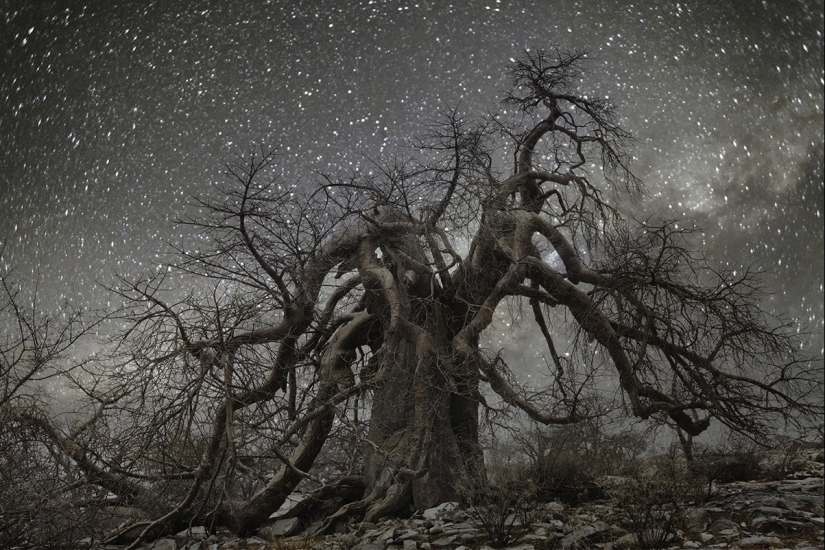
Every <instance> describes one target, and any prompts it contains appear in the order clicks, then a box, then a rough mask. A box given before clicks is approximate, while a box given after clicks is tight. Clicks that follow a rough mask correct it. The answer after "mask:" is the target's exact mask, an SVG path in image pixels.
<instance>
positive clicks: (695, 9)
mask: <svg viewBox="0 0 825 550" xmlns="http://www.w3.org/2000/svg"><path fill="white" fill-rule="evenodd" d="M0 9H2V18H1V19H0V25H2V33H0V34H1V35H2V40H3V42H2V48H3V50H2V60H0V140H1V141H0V142H1V143H2V147H0V242H2V241H5V242H6V250H5V253H4V257H3V264H4V265H0V270H8V269H9V268H12V267H13V268H14V269H15V271H16V276H15V278H16V279H17V280H22V281H23V282H26V281H27V280H30V279H31V278H32V277H33V276H34V274H35V273H39V277H40V288H41V293H42V294H43V296H44V297H46V298H47V299H48V300H57V299H59V298H60V297H61V296H70V297H72V299H73V300H76V301H77V302H78V303H80V304H81V305H90V306H96V305H99V304H100V303H101V301H102V302H103V303H105V298H102V297H103V296H104V293H103V292H102V291H101V290H100V288H99V287H98V286H97V284H96V283H95V281H96V280H101V281H107V280H111V276H112V273H113V271H114V270H117V271H119V272H122V273H125V274H127V275H137V274H140V273H142V272H145V271H148V270H149V269H152V268H153V267H156V266H157V265H158V264H162V263H165V262H166V261H167V258H166V256H164V252H165V251H167V250H168V249H169V248H168V246H167V245H166V244H164V240H167V241H171V242H176V241H177V240H179V239H184V238H186V239H189V238H191V236H185V237H184V236H182V235H181V231H180V230H179V229H176V228H175V226H174V224H173V221H172V220H173V219H174V218H175V216H178V215H182V214H186V213H190V212H188V211H186V210H185V204H186V197H187V196H189V195H198V194H201V193H203V192H204V190H206V189H208V188H209V186H210V185H212V184H214V183H215V182H220V181H222V172H223V164H224V163H225V162H227V161H231V160H232V159H233V157H234V156H235V155H237V154H239V153H243V152H245V151H247V150H248V149H249V147H250V144H251V143H253V142H254V141H259V142H261V143H263V144H265V145H271V146H278V147H279V148H280V151H281V157H280V160H279V163H280V165H281V168H282V169H283V171H284V177H285V178H286V179H287V181H293V182H297V183H299V184H304V185H306V184H308V183H311V182H312V181H313V179H312V178H313V172H314V171H316V170H321V171H326V172H333V171H335V170H336V169H339V168H344V169H347V170H349V169H352V168H354V167H358V166H363V165H364V163H365V160H364V156H363V155H365V154H366V155H369V156H372V157H378V156H380V155H381V154H382V153H388V152H391V151H392V150H393V147H394V145H395V144H398V143H400V142H401V141H403V140H404V139H405V138H408V137H411V136H414V135H415V134H416V133H421V132H422V129H423V125H424V124H426V123H427V122H428V121H430V120H432V119H433V118H435V116H436V114H437V111H438V109H439V108H442V107H445V106H452V105H456V104H460V107H461V109H462V110H463V111H464V112H467V113H474V114H482V113H483V112H485V111H486V110H489V109H491V108H493V107H494V105H495V103H496V102H497V100H498V99H499V98H500V97H501V90H502V89H503V88H504V86H505V79H504V78H503V69H504V67H505V65H506V64H507V62H508V61H509V59H510V58H511V57H514V56H516V55H518V54H519V52H521V51H522V50H523V49H524V48H531V49H535V48H549V47H552V46H554V45H556V44H558V45H559V46H561V47H562V48H565V49H573V48H578V49H583V50H587V51H588V52H590V54H591V60H590V61H589V64H588V66H587V68H588V74H587V76H586V78H585V79H584V81H583V83H582V90H584V91H585V92H586V93H589V94H594V95H595V94H598V95H601V96H609V97H610V99H612V100H613V101H614V102H615V103H616V104H617V105H618V107H619V111H620V114H621V120H622V121H623V124H624V126H625V127H626V128H627V129H628V130H630V131H631V132H633V133H634V134H635V136H636V138H637V143H636V148H635V150H634V155H635V156H636V157H637V160H636V162H635V165H634V167H635V172H636V174H637V175H638V176H639V177H641V178H642V180H643V181H645V183H646V184H647V186H648V189H649V191H650V197H648V198H647V199H646V200H644V201H642V202H639V203H636V204H634V205H632V207H631V208H629V210H628V212H629V213H630V214H631V215H633V216H634V217H636V218H638V219H643V218H645V217H647V216H650V215H654V216H655V215H658V216H662V217H667V218H678V219H680V220H682V223H685V224H692V223H695V224H697V225H699V226H701V227H703V228H704V230H705V234H704V240H705V244H706V245H707V247H708V248H709V249H710V251H711V254H712V256H713V257H714V258H715V259H716V260H717V261H719V262H722V263H725V262H727V263H730V264H733V265H739V264H742V263H751V262H755V261H758V262H760V265H762V266H763V267H765V268H767V267H771V266H773V269H774V272H773V275H772V278H771V279H770V280H771V281H772V282H773V289H774V290H775V292H776V294H775V296H774V297H773V298H772V299H770V300H769V301H768V302H767V303H766V307H768V308H769V309H770V310H772V311H776V312H781V311H785V312H788V313H790V314H791V315H793V316H797V317H799V318H801V320H802V321H803V322H805V323H808V324H809V328H810V330H811V331H812V333H813V334H812V335H811V336H810V337H806V339H807V341H808V342H809V345H811V347H812V351H814V352H819V350H820V349H821V347H822V332H823V320H824V319H825V315H824V314H823V313H824V312H823V269H824V268H823V263H824V262H823V219H822V215H823V209H824V208H825V207H824V206H823V203H825V198H824V195H823V84H825V80H823V78H824V77H823V7H822V5H821V2H820V0H781V1H780V0H766V1H764V2H759V1H751V0H748V1H745V0H733V1H727V2H719V1H718V0H702V1H691V0H688V1H686V2H669V1H664V0H662V1H650V0H648V1H644V0H638V1H629V0H604V1H599V0H589V1H577V2H573V1H559V0H548V1H539V0H535V1H528V0H523V1H510V0H482V1H478V2H469V1H467V2H463V1H458V0H456V1H453V2H446V1H445V2H441V1H436V0H429V1H424V0H420V1H418V2H415V1H379V0H371V1H370V0H348V1H343V0H341V1H338V0H336V1H324V2H320V1H309V0H305V1H276V0H272V1H265V0H244V1H243V2H240V1H238V2H228V1H223V0H222V1H188V0H183V1H178V2H160V1H123V0H111V1H104V0H98V1H87V2H80V1H62V2H60V1H48V0H37V1H35V0H29V1H23V0H5V2H3V3H0Z"/></svg>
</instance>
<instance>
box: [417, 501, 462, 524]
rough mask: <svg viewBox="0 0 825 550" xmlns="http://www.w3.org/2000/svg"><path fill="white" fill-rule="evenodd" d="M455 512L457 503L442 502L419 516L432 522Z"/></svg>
mask: <svg viewBox="0 0 825 550" xmlns="http://www.w3.org/2000/svg"><path fill="white" fill-rule="evenodd" d="M456 510H458V503H457V502H442V503H441V504H439V505H438V506H436V507H435V508H427V509H426V510H424V513H422V514H421V515H422V516H423V517H424V519H429V520H433V519H439V518H443V517H445V516H447V515H450V514H452V513H453V512H455V511H456Z"/></svg>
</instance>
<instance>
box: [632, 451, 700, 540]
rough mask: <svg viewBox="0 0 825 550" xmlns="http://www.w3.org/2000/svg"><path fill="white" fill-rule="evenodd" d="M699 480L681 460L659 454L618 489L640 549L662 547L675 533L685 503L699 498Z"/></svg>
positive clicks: (681, 518)
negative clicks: (659, 455)
mask: <svg viewBox="0 0 825 550" xmlns="http://www.w3.org/2000/svg"><path fill="white" fill-rule="evenodd" d="M702 485H703V484H702V483H701V481H698V480H697V479H696V478H695V477H694V476H693V475H692V474H691V472H690V470H689V469H688V468H687V465H686V463H685V462H684V461H681V460H678V459H676V458H674V457H673V456H671V455H668V456H664V457H658V458H657V459H655V460H653V461H651V463H650V464H649V466H648V467H647V468H646V469H645V470H643V471H639V472H638V473H637V474H635V475H633V476H631V477H630V479H629V480H628V482H627V483H626V484H624V485H623V486H622V487H621V489H619V491H618V494H617V497H618V498H617V500H618V503H619V506H620V507H621V508H622V509H623V510H624V511H625V512H626V513H627V516H628V520H629V523H630V530H631V531H632V532H633V534H635V535H636V539H637V541H638V544H639V547H640V548H643V549H646V550H648V549H654V548H664V547H665V546H668V545H669V544H670V543H671V542H672V541H673V540H674V538H675V537H676V527H677V526H678V525H680V524H681V523H682V521H683V520H684V514H685V510H686V506H687V504H689V503H692V502H696V501H698V500H700V499H701V495H702Z"/></svg>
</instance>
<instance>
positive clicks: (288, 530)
mask: <svg viewBox="0 0 825 550" xmlns="http://www.w3.org/2000/svg"><path fill="white" fill-rule="evenodd" d="M299 523H300V521H299V519H298V518H290V519H279V520H277V521H275V523H273V524H272V525H269V526H267V527H263V528H261V529H258V532H257V533H256V535H258V536H259V537H261V538H262V539H264V540H269V541H272V540H275V539H278V538H280V537H288V536H290V535H294V534H295V533H297V532H298V528H299V527H300V524H299Z"/></svg>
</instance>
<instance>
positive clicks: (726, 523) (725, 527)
mask: <svg viewBox="0 0 825 550" xmlns="http://www.w3.org/2000/svg"><path fill="white" fill-rule="evenodd" d="M708 531H710V532H711V533H714V534H717V535H719V534H722V531H737V532H738V531H739V524H737V523H734V522H732V521H731V520H729V519H718V520H716V521H715V522H713V525H711V526H710V529H708Z"/></svg>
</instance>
